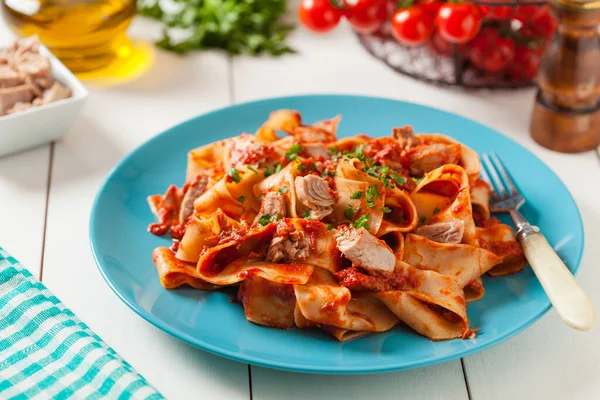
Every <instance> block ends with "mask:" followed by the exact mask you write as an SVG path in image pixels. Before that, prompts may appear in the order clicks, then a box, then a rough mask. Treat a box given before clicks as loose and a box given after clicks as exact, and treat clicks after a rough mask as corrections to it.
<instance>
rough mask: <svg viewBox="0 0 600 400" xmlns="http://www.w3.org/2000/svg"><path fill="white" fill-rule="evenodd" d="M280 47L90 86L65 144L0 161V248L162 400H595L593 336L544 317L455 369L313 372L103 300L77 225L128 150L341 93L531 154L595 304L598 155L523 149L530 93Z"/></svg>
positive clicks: (300, 41)
mask: <svg viewBox="0 0 600 400" xmlns="http://www.w3.org/2000/svg"><path fill="white" fill-rule="evenodd" d="M1 24H2V23H1V22H0V44H6V43H7V42H9V41H10V39H11V38H12V36H11V34H10V33H9V32H8V30H7V29H6V27H4V26H2V25H1ZM154 31H155V30H153V28H152V27H151V26H149V24H148V22H147V21H141V20H139V21H135V23H134V25H133V26H132V29H131V32H132V35H133V36H134V37H135V36H136V35H137V36H138V37H139V36H144V37H148V34H150V33H151V32H154ZM290 40H291V44H292V45H293V46H294V47H295V48H296V49H297V50H298V52H299V53H298V54H297V55H290V56H286V57H283V58H280V59H272V58H269V57H264V58H250V57H240V58H235V59H232V58H230V57H228V56H227V55H225V54H222V53H218V52H211V53H201V54H191V55H188V56H186V57H179V56H175V55H172V54H168V53H164V52H161V51H157V54H156V57H157V62H156V63H155V64H154V66H153V67H152V69H151V70H150V71H149V72H148V73H147V74H146V75H144V76H143V77H141V78H140V79H138V80H137V81H134V82H132V83H129V84H126V85H123V86H120V87H113V88H110V89H94V88H92V89H91V96H90V98H89V101H88V103H87V105H86V106H85V108H84V110H83V112H82V114H81V116H80V117H79V119H78V120H77V122H76V123H75V124H74V126H73V127H72V129H71V130H70V132H69V133H68V134H67V136H66V138H65V139H64V140H62V141H60V142H57V143H53V144H49V145H45V146H42V147H39V148H37V149H33V150H29V151H26V152H23V153H20V154H16V155H13V156H10V157H6V158H2V159H0V246H2V247H4V248H5V249H6V250H8V251H9V252H10V253H12V255H13V256H15V257H16V258H17V259H18V260H20V261H21V262H22V263H23V264H25V265H26V266H27V267H28V268H29V269H30V270H31V271H32V272H33V273H34V274H35V275H37V276H39V277H40V279H41V280H42V281H43V282H44V283H45V284H46V285H47V286H48V287H49V288H50V289H51V290H52V291H53V292H54V293H55V294H56V295H57V296H58V297H59V298H61V299H62V300H63V301H64V302H65V303H66V304H67V306H69V307H70V308H71V309H72V310H73V311H74V312H75V313H76V314H78V316H79V317H80V318H81V319H83V320H84V321H85V322H87V323H88V324H89V325H90V326H91V327H92V329H94V330H95V331H96V332H97V333H98V334H99V335H100V336H101V337H102V338H103V339H104V340H106V341H107V342H108V343H109V344H110V345H111V346H113V347H114V348H115V350H116V351H118V352H119V353H120V354H121V355H122V356H123V357H124V358H125V359H126V360H128V361H129V362H130V363H131V364H132V365H133V366H134V367H135V368H136V369H137V370H138V371H139V372H140V373H141V374H142V375H144V376H145V377H146V378H147V379H148V380H149V381H150V382H151V383H153V384H154V385H155V386H156V387H157V388H158V389H159V390H160V391H161V392H162V393H163V394H164V395H166V396H167V397H168V398H172V399H179V398H200V399H227V400H237V399H248V398H250V399H261V400H262V399H273V400H279V399H282V400H285V399H328V400H331V399H344V400H350V399H371V398H372V399H375V398H377V399H411V400H414V399H425V400H430V399H461V400H462V399H465V400H466V399H475V400H488V399H499V400H506V399H528V400H533V399H544V400H547V399H590V400H592V399H599V398H600V379H599V378H600V333H599V332H600V331H599V329H598V328H595V329H593V330H592V331H590V332H587V333H580V332H575V331H573V330H571V329H570V328H568V327H567V326H566V325H564V324H563V323H561V321H560V319H559V318H558V316H557V315H556V314H555V313H554V312H553V311H550V312H549V313H548V314H547V315H546V316H545V317H544V318H542V320H540V321H539V322H537V323H536V324H534V326H532V327H531V328H530V329H527V330H526V331H525V332H523V333H521V334H519V335H518V336H516V337H514V338H512V339H510V340H508V341H506V342H504V343H502V344H500V345H498V346H496V347H493V348H491V349H489V350H486V351H484V352H481V353H479V354H477V355H474V356H471V357H468V358H465V359H463V360H460V361H453V362H450V363H447V364H443V365H438V366H434V367H430V368H424V369H419V370H413V371H406V372H398V373H387V374H380V375H367V376H328V375H321V376H319V375H310V374H298V373H288V372H279V371H273V370H269V369H265V368H258V367H250V366H248V365H246V364H241V363H237V362H233V361H229V360H226V359H223V358H219V357H217V356H213V355H211V354H208V353H205V352H203V351H201V350H198V349H196V348H193V347H191V346H189V345H187V344H185V343H183V342H181V341H179V340H177V339H175V338H173V337H171V336H169V335H168V334H166V333H164V332H162V331H160V330H159V329H157V328H155V327H154V326H152V325H150V324H149V323H147V322H146V321H144V320H143V319H141V318H140V317H138V316H137V315H136V314H135V313H134V312H133V311H131V310H130V309H129V308H127V306H125V304H123V303H122V302H121V301H120V300H119V299H118V298H117V296H115V295H114V294H113V293H112V291H111V290H110V289H109V287H108V285H106V283H105V282H104V280H103V279H102V277H101V276H100V273H99V272H98V269H97V268H96V265H95V263H94V260H93V259H92V254H91V251H90V246H89V243H88V220H89V214H90V209H91V205H92V201H93V199H94V196H95V195H96V191H97V190H98V188H99V185H100V183H101V182H102V180H103V179H104V178H105V176H106V174H107V173H108V171H109V170H110V168H111V167H112V166H113V165H114V164H115V163H116V162H117V161H118V160H119V159H120V158H121V157H123V156H124V155H125V154H126V153H127V152H129V151H131V150H133V149H134V148H135V147H136V146H138V145H139V144H141V143H142V142H144V141H146V140H147V139H149V138H151V137H152V136H154V135H156V134H157V133H159V132H161V131H163V130H164V129H166V128H168V127H170V126H172V125H174V124H177V123H179V122H181V121H184V120H186V119H188V118H191V117H193V116H196V115H198V114H201V113H204V112H207V111H210V110H214V109H216V108H220V107H223V106H227V105H230V104H233V103H239V102H244V101H248V100H254V99H258V98H265V97H272V96H282V95H291V94H302V93H353V94H365V95H373V96H384V97H392V98H397V99H402V100H409V101H412V102H416V103H421V104H426V105H430V106H433V107H437V108H441V109H444V110H448V111H451V112H454V113H457V114H460V115H464V116H466V117H469V118H472V119H475V120H477V121H479V122H482V123H484V124H487V125H490V126H491V127H493V128H495V129H497V130H498V131H500V132H503V133H504V134H506V135H507V136H510V137H511V138H513V139H514V140H516V141H517V142H519V143H520V144H522V145H523V146H525V147H526V148H528V149H529V150H531V151H532V152H533V153H534V154H536V155H537V156H538V157H540V158H541V159H542V160H543V161H544V162H545V163H547V164H548V165H549V166H550V167H551V168H552V169H553V170H554V171H555V172H556V173H557V174H558V175H559V176H560V178H561V179H562V180H563V182H565V184H566V185H567V187H568V188H569V190H570V191H571V193H572V194H573V196H574V198H575V200H576V202H577V204H578V206H579V209H580V211H581V214H582V216H583V220H584V225H585V235H586V248H585V253H584V258H583V262H582V268H581V272H580V274H579V281H580V282H581V284H582V285H583V287H584V288H585V289H586V290H587V291H588V292H589V293H590V295H591V297H592V298H593V300H594V302H595V304H596V305H598V304H599V303H600V302H599V300H600V270H599V266H598V260H599V259H600V207H598V205H599V204H600V187H599V185H598V183H599V179H600V162H599V158H598V156H597V154H596V153H592V152H590V153H587V154H580V155H563V154H557V153H553V152H550V151H547V150H545V149H542V148H541V147H539V146H537V145H536V144H535V143H534V142H533V141H532V139H531V138H530V137H529V135H528V130H527V127H528V123H529V115H530V110H531V106H532V101H533V94H534V92H533V90H521V91H506V92H472V93H469V92H464V91H455V90H449V89H448V90H447V89H440V88H437V87H434V86H430V85H426V84H423V83H420V82H417V81H414V80H412V79H409V78H406V77H403V76H400V75H398V74H396V73H394V72H392V71H391V70H389V69H388V68H387V67H386V66H384V65H382V64H380V63H379V62H378V61H376V60H374V59H373V58H371V57H370V56H369V55H368V54H366V53H365V51H363V50H362V49H361V47H360V45H359V44H358V42H357V41H356V39H355V38H354V36H353V35H352V34H351V32H350V30H349V29H348V27H347V26H342V27H341V28H340V29H338V30H337V31H336V32H334V33H333V34H331V35H328V36H326V37H320V36H315V35H312V34H310V33H307V32H306V31H304V30H302V29H298V30H296V31H295V32H294V33H293V35H292V36H291V38H290ZM0 134H1V132H0ZM556 212H560V205H559V204H557V208H556Z"/></svg>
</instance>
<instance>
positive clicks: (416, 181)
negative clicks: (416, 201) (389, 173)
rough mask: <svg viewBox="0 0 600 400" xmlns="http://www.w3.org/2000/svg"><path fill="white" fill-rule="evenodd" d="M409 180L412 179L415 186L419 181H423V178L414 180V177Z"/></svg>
mask: <svg viewBox="0 0 600 400" xmlns="http://www.w3.org/2000/svg"><path fill="white" fill-rule="evenodd" d="M410 179H412V181H413V182H414V183H416V184H417V185H418V184H419V183H421V181H422V180H423V178H415V177H413V178H410Z"/></svg>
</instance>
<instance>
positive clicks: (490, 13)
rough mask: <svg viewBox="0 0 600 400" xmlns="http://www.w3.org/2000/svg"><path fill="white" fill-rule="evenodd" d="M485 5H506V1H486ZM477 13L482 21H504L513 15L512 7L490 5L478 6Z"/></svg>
mask: <svg viewBox="0 0 600 400" xmlns="http://www.w3.org/2000/svg"><path fill="white" fill-rule="evenodd" d="M487 3H506V0H487ZM478 8H479V13H480V14H481V17H482V18H483V19H486V20H487V19H495V20H506V19H509V18H510V17H511V16H512V14H513V8H512V6H497V5H492V4H480V5H479V6H478Z"/></svg>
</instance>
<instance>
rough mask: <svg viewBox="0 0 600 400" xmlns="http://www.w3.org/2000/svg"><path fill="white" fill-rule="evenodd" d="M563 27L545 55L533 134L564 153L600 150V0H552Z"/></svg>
mask: <svg viewBox="0 0 600 400" xmlns="http://www.w3.org/2000/svg"><path fill="white" fill-rule="evenodd" d="M551 7H552V10H553V12H554V15H555V16H556V18H557V22H558V28H557V30H556V32H555V33H554V36H553V38H552V40H551V41H550V42H549V43H548V45H547V46H546V49H545V50H544V53H543V55H542V60H541V63H540V68H539V72H538V92H537V95H536V99H535V105H534V109H533V114H532V118H531V126H530V133H531V136H532V137H533V139H534V140H535V141H536V142H537V143H539V144H540V145H542V146H544V147H546V148H548V149H551V150H555V151H559V152H563V153H579V152H584V151H588V150H592V149H595V148H596V147H598V146H600V34H599V25H600V0H592V1H589V0H552V4H551Z"/></svg>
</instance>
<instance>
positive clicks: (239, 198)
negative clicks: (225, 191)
mask: <svg viewBox="0 0 600 400" xmlns="http://www.w3.org/2000/svg"><path fill="white" fill-rule="evenodd" d="M237 200H238V201H239V202H240V203H243V202H244V201H246V196H240V197H238V198H237Z"/></svg>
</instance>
